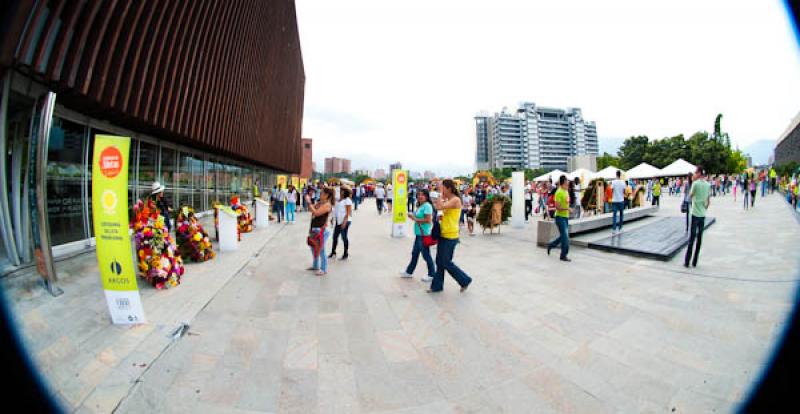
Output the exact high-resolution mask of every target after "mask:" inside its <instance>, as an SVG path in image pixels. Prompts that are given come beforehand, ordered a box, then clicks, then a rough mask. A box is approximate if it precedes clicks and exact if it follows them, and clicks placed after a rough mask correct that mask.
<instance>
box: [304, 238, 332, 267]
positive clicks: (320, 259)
mask: <svg viewBox="0 0 800 414" xmlns="http://www.w3.org/2000/svg"><path fill="white" fill-rule="evenodd" d="M330 235H331V231H330V230H329V229H328V228H327V227H325V233H324V234H323V236H322V245H321V246H320V247H319V256H317V257H314V248H312V247H311V246H309V247H308V248H309V249H311V257H313V258H314V260H313V261H312V262H311V267H313V268H314V269H319V270H322V271H323V272H327V271H328V257H327V256H325V240H328V236H330Z"/></svg>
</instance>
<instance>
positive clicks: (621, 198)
mask: <svg viewBox="0 0 800 414" xmlns="http://www.w3.org/2000/svg"><path fill="white" fill-rule="evenodd" d="M621 176H622V172H621V171H619V170H617V179H616V180H614V181H612V182H611V192H612V196H611V210H612V211H613V214H614V215H613V216H612V218H611V234H612V235H613V234H619V233H622V222H623V214H624V213H623V212H624V211H625V187H626V186H625V181H622V180H621V179H620V177H621ZM617 212H619V222H617ZM618 224H619V225H618Z"/></svg>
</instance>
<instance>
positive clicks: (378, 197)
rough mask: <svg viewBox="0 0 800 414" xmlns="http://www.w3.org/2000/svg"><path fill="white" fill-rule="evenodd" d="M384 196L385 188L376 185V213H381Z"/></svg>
mask: <svg viewBox="0 0 800 414" xmlns="http://www.w3.org/2000/svg"><path fill="white" fill-rule="evenodd" d="M384 197H386V190H384V189H383V186H380V185H379V186H378V187H377V188H376V189H375V205H376V206H377V207H378V215H381V214H383V198H384Z"/></svg>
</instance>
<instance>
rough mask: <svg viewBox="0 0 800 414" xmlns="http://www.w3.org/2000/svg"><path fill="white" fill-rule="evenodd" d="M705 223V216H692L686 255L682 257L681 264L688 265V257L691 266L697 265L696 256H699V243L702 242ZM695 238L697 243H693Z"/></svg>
mask: <svg viewBox="0 0 800 414" xmlns="http://www.w3.org/2000/svg"><path fill="white" fill-rule="evenodd" d="M705 223H706V218H705V217H697V216H692V228H691V230H690V231H689V245H688V246H686V256H685V257H684V258H683V264H684V265H685V266H689V260H690V259H691V262H692V266H697V257H698V256H700V244H701V243H703V230H704V229H705V228H706V226H705ZM695 240H697V244H695ZM692 247H694V256H692Z"/></svg>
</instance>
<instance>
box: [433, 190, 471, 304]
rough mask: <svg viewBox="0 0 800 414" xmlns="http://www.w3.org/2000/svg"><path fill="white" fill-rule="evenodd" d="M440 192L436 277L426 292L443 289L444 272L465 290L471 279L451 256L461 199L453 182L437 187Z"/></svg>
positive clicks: (456, 238) (437, 206) (437, 205)
mask: <svg viewBox="0 0 800 414" xmlns="http://www.w3.org/2000/svg"><path fill="white" fill-rule="evenodd" d="M437 187H438V188H441V189H442V190H441V191H442V196H441V197H439V199H437V200H435V201H434V202H435V203H436V209H437V210H439V211H441V212H442V217H441V221H442V223H441V235H440V236H439V243H438V244H437V247H436V275H435V276H434V277H433V282H431V287H430V289H428V292H441V291H442V289H444V271H445V270H447V272H448V273H450V276H452V277H453V279H455V280H456V282H457V283H458V284H459V285H460V286H461V291H462V292H463V291H465V290H467V287H468V286H469V284H470V283H472V279H471V278H470V277H469V276H467V274H466V273H464V271H463V270H461V269H460V268H459V267H458V266H456V264H455V263H453V254H454V253H455V250H456V245H457V244H458V219H459V217H461V197H459V194H458V188H457V187H456V184H455V182H453V180H450V179H447V180H444V181H443V182H442V185H441V186H437Z"/></svg>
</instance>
